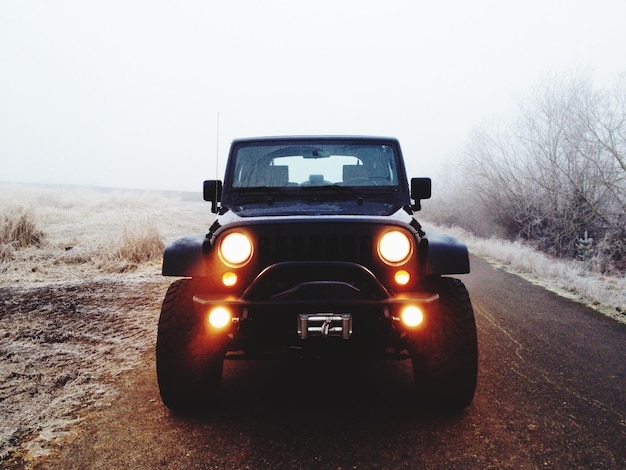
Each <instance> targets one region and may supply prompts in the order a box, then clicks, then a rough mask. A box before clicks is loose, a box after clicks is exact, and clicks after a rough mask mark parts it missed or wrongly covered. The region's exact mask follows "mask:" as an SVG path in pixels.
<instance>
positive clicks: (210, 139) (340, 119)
mask: <svg viewBox="0 0 626 470" xmlns="http://www.w3.org/2000/svg"><path fill="white" fill-rule="evenodd" d="M580 69H585V70H588V71H591V73H592V77H593V79H594V80H595V81H596V83H602V82H605V81H607V82H608V81H611V80H613V79H615V78H616V76H617V75H618V74H619V73H621V72H624V71H626V1H624V0H586V1H582V0H562V1H558V0H525V1H521V0H520V1H512V0H473V1H467V0H449V1H438V2H437V1H408V0H407V1H399V0H385V1H371V0H350V1H346V0H316V1H314V2H309V1H306V2H305V1H293V0H292V1H287V0H267V1H244V0H234V1H227V0H219V1H215V0H207V1H199V0H198V1H178V2H174V1H152V0H146V1H132V0H123V1H115V0H106V1H89V0H75V1H56V0H39V1H37V0H0V181H14V182H35V183H63V184H93V185H100V186H113V187H125V188H144V189H173V190H197V191H200V189H201V184H202V181H203V180H204V179H210V178H215V177H216V170H217V166H218V165H217V164H216V154H218V153H219V177H220V178H221V177H222V172H223V165H224V162H225V159H226V155H227V151H228V146H229V143H230V141H231V140H232V139H233V138H236V137H246V136H258V135H287V134H320V133H321V134H374V135H388V136H394V137H398V138H399V139H400V141H401V143H402V147H403V150H404V154H405V157H406V159H407V168H408V171H409V174H410V176H431V175H432V174H434V173H435V172H436V168H437V167H438V165H440V163H441V162H442V161H444V160H445V159H446V158H449V157H451V156H452V155H454V154H455V153H457V152H458V151H459V150H460V149H461V148H462V147H463V145H464V144H465V142H466V139H467V137H468V133H469V132H470V131H471V129H472V128H473V127H474V126H476V125H478V124H480V123H481V122H483V121H484V120H486V119H490V118H492V117H494V116H500V115H504V114H506V113H507V112H510V111H511V109H512V108H513V104H514V102H515V99H516V97H517V96H519V95H520V94H523V93H524V92H525V91H527V90H528V89H529V88H531V87H532V86H534V85H536V84H537V83H538V82H539V81H541V80H542V79H543V78H544V77H545V76H547V75H548V74H554V73H557V74H558V73H571V72H574V71H577V70H580ZM218 113H219V141H218V138H217V135H218V132H217V130H218ZM218 149H219V152H218Z"/></svg>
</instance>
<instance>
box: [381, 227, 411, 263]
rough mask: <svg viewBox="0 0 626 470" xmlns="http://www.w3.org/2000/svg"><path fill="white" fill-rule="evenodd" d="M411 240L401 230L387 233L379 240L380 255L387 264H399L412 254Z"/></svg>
mask: <svg viewBox="0 0 626 470" xmlns="http://www.w3.org/2000/svg"><path fill="white" fill-rule="evenodd" d="M412 249H413V248H412V245H411V240H409V237H408V236H407V235H406V234H405V233H404V232H401V231H400V230H392V231H391V232H387V233H385V234H384V235H383V236H382V237H381V238H380V240H379V242H378V255H379V256H380V258H381V259H382V260H383V261H384V262H385V263H387V264H390V265H392V266H397V265H399V264H402V263H405V262H406V261H407V260H408V259H409V257H410V256H411V251H412Z"/></svg>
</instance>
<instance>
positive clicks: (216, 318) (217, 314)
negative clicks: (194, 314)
mask: <svg viewBox="0 0 626 470" xmlns="http://www.w3.org/2000/svg"><path fill="white" fill-rule="evenodd" d="M229 322H230V312H229V311H228V310H226V309H225V308H223V307H217V308H214V309H213V310H211V313H209V323H210V324H211V326H212V327H213V328H224V327H225V326H226V325H228V323H229Z"/></svg>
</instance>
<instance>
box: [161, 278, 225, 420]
mask: <svg viewBox="0 0 626 470" xmlns="http://www.w3.org/2000/svg"><path fill="white" fill-rule="evenodd" d="M199 287H200V283H199V282H198V281H197V280H195V279H180V280H178V281H175V282H174V283H172V285H171V286H170V287H169V289H168V290H167V294H166V295H165V299H164V300H163V305H162V307H161V316H160V318H159V329H158V336H157V343H156V368H157V379H158V382H159V390H160V392H161V399H162V400H163V403H164V404H165V406H167V407H168V408H170V409H172V410H180V411H182V410H192V409H197V408H205V407H206V406H208V404H209V403H210V401H209V400H210V399H211V398H215V396H216V395H217V393H218V390H219V386H220V382H221V378H222V369H223V364H224V350H223V348H222V347H221V345H220V342H219V341H218V340H217V338H214V337H212V336H211V335H210V334H209V331H207V329H206V326H205V324H204V322H203V321H202V319H201V318H199V316H198V315H197V314H196V312H195V310H194V306H193V296H194V294H195V293H196V292H198V289H199Z"/></svg>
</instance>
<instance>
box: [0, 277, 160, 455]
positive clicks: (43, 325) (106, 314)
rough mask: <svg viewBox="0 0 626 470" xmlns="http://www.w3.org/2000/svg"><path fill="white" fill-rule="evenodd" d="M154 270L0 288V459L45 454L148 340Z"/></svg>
mask: <svg viewBox="0 0 626 470" xmlns="http://www.w3.org/2000/svg"><path fill="white" fill-rule="evenodd" d="M170 281H171V280H169V279H163V278H161V277H160V276H158V275H157V274H136V275H131V276H129V275H127V276H124V277H102V278H99V279H90V280H87V281H82V282H81V281H74V282H66V283H58V284H49V285H44V286H36V287H34V286H30V287H18V288H15V287H0V309H1V310H0V312H1V313H0V384H1V385H0V414H1V415H2V417H3V419H2V424H1V425H0V459H1V460H0V462H2V463H3V465H10V464H11V462H13V463H18V462H23V461H29V460H32V459H35V458H38V457H42V456H46V455H48V454H49V453H50V452H51V450H52V449H53V448H54V446H55V445H56V443H57V442H58V441H59V440H62V439H65V438H67V437H69V436H70V435H71V433H72V427H73V426H74V425H75V424H76V423H77V422H80V421H81V420H83V419H84V418H85V416H86V415H88V414H89V413H91V412H93V411H94V410H97V409H98V408H101V407H107V406H109V405H110V403H111V402H112V401H114V400H115V398H116V395H117V394H118V393H119V392H118V391H117V389H116V388H115V387H114V386H113V382H114V381H115V380H116V379H117V378H118V376H119V375H120V374H121V373H123V372H124V371H127V370H130V369H132V368H133V367H134V366H135V365H136V364H137V363H138V361H139V360H140V358H141V357H142V355H143V354H145V353H146V351H148V350H150V349H152V348H153V347H154V340H155V334H156V333H155V332H156V327H157V323H158V312H159V307H160V303H161V301H162V297H163V292H164V291H165V290H166V289H167V285H168V284H169V282H170Z"/></svg>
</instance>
